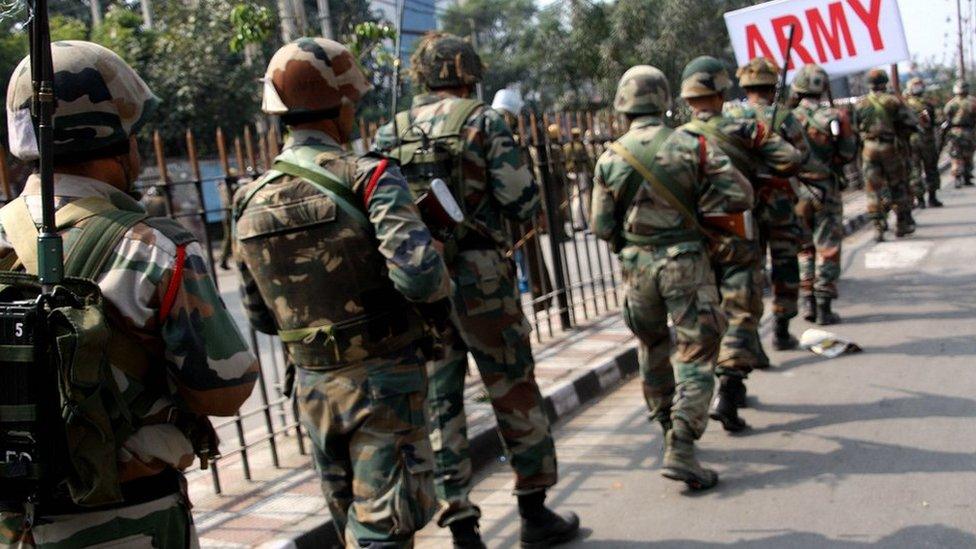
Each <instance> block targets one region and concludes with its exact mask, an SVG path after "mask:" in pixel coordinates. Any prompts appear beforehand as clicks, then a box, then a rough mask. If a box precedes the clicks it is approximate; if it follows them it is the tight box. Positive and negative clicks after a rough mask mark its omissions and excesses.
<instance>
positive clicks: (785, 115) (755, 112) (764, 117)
mask: <svg viewBox="0 0 976 549" xmlns="http://www.w3.org/2000/svg"><path fill="white" fill-rule="evenodd" d="M722 114H724V115H725V116H726V117H728V118H745V119H749V120H757V121H759V122H761V123H762V124H763V125H764V126H766V127H767V128H769V127H771V125H770V123H769V120H770V119H771V118H772V116H773V106H772V105H770V104H769V103H767V102H765V101H762V102H760V103H758V104H753V103H747V102H744V101H734V102H729V103H726V104H725V108H724V109H723V111H722ZM776 118H778V119H779V120H777V124H776V132H777V133H779V135H780V136H781V137H783V139H785V140H786V141H787V142H788V143H789V144H790V145H793V148H795V149H796V150H798V151H800V154H801V155H802V157H803V162H806V160H807V158H809V157H810V144H809V143H807V139H806V135H805V132H804V131H803V125H802V124H800V122H799V121H798V120H797V119H796V117H795V116H793V113H792V112H790V110H789V109H787V108H780V109H777V111H776Z"/></svg>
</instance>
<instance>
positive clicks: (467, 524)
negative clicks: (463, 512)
mask: <svg viewBox="0 0 976 549" xmlns="http://www.w3.org/2000/svg"><path fill="white" fill-rule="evenodd" d="M448 528H450V529H451V537H452V538H453V539H454V547H455V549H485V547H486V546H485V542H483V541H482V540H481V528H480V527H479V526H478V517H467V518H463V519H460V520H456V521H454V522H452V523H450V524H449V525H448Z"/></svg>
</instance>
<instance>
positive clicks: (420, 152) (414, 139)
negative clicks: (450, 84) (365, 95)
mask: <svg viewBox="0 0 976 549" xmlns="http://www.w3.org/2000/svg"><path fill="white" fill-rule="evenodd" d="M456 101H457V102H456V104H455V105H454V107H453V109H451V111H450V112H449V113H448V115H447V119H446V120H445V121H444V123H443V124H442V125H441V128H440V130H439V132H438V133H436V134H426V133H424V132H423V131H421V130H420V128H418V127H417V126H416V125H415V124H414V122H413V121H412V120H411V118H410V111H403V112H401V113H398V114H397V115H396V128H397V131H398V132H399V134H400V135H398V136H397V145H396V146H395V147H393V148H392V149H391V150H390V151H389V152H388V153H387V156H389V157H390V158H393V159H394V160H396V161H397V162H399V164H400V172H401V174H403V177H404V179H406V180H407V184H408V185H409V187H410V192H411V193H412V194H413V196H414V198H418V197H420V196H422V195H423V194H424V193H426V192H427V191H428V190H429V189H430V184H431V182H432V181H433V180H434V179H441V180H443V181H444V182H445V183H447V186H448V188H449V189H450V190H451V193H452V194H453V195H454V199H455V200H456V201H457V203H458V204H459V205H460V206H461V211H462V213H463V214H464V221H463V222H462V223H460V224H459V225H458V226H457V227H456V228H455V229H454V231H453V235H452V238H450V239H449V240H448V241H446V242H445V243H444V248H445V259H447V260H448V261H449V262H450V260H451V258H452V257H453V256H454V254H456V253H457V251H458V247H459V242H461V241H462V240H463V239H465V238H466V237H472V238H475V239H477V240H478V241H479V242H482V243H484V245H485V246H487V247H496V248H499V249H500V248H504V247H505V243H504V242H495V241H494V238H493V236H491V231H490V230H488V229H487V228H485V227H483V226H482V225H481V224H480V223H479V222H477V221H475V219H474V216H475V215H476V214H477V213H478V212H479V211H481V210H482V209H483V208H484V207H485V206H486V205H487V204H488V201H489V199H490V198H491V190H490V189H485V194H484V196H483V197H482V199H481V201H480V202H479V203H478V205H477V206H475V208H473V209H470V208H469V207H468V204H467V203H466V200H465V196H466V195H467V188H466V186H465V183H464V173H463V169H462V166H461V156H462V154H463V153H464V148H465V140H464V135H463V134H462V129H463V128H464V124H465V123H466V122H467V121H468V119H469V118H470V117H471V115H472V114H474V112H475V111H476V110H477V109H479V108H480V107H482V106H484V105H485V103H483V102H481V101H479V100H477V99H458V100H456ZM463 246H464V245H463V244H462V245H461V247H463Z"/></svg>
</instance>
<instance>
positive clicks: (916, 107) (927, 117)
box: [905, 95, 942, 137]
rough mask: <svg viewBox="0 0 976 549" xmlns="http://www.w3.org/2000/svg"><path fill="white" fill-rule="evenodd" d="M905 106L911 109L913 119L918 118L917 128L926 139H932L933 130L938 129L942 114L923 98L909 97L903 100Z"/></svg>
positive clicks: (929, 101)
mask: <svg viewBox="0 0 976 549" xmlns="http://www.w3.org/2000/svg"><path fill="white" fill-rule="evenodd" d="M905 104H906V105H908V108H910V109H912V112H914V113H915V117H916V118H918V128H919V130H920V132H921V133H923V134H925V135H926V136H927V137H934V135H935V128H937V127H939V124H940V122H941V120H940V119H941V118H942V113H940V112H939V109H938V108H936V106H935V105H934V104H933V103H932V101H931V100H929V99H928V98H927V97H925V96H916V95H909V96H907V97H906V98H905Z"/></svg>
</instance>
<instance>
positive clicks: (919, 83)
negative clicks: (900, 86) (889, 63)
mask: <svg viewBox="0 0 976 549" xmlns="http://www.w3.org/2000/svg"><path fill="white" fill-rule="evenodd" d="M906 88H907V89H908V93H909V94H911V95H924V94H925V81H924V80H922V79H921V78H918V77H915V78H912V79H911V80H909V81H908V84H907V86H906Z"/></svg>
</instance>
